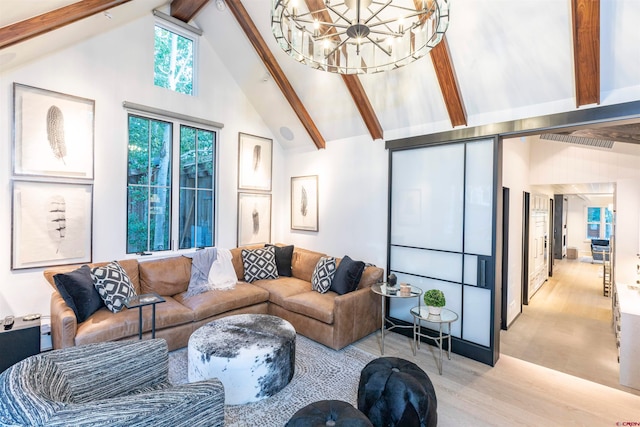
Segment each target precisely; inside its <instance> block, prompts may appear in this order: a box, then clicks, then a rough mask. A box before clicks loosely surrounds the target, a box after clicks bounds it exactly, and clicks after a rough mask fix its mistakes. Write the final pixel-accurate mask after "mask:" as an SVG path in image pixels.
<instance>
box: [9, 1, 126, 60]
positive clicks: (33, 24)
mask: <svg viewBox="0 0 640 427" xmlns="http://www.w3.org/2000/svg"><path fill="white" fill-rule="evenodd" d="M129 1H131V0H82V1H79V2H76V3H72V4H70V5H67V6H64V7H61V8H59V9H56V10H53V11H51V12H47V13H43V14H42V15H38V16H35V17H33V18H29V19H25V20H24V21H20V22H16V23H15V24H11V25H7V26H6V27H2V28H0V49H3V48H5V47H9V46H12V45H14V44H17V43H20V42H23V41H25V40H29V39H30V38H33V37H37V36H40V35H42V34H45V33H48V32H49V31H52V30H55V29H57V28H60V27H64V26H65V25H68V24H71V23H73V22H76V21H79V20H81V19H84V18H87V17H89V16H91V15H95V14H96V13H100V12H104V11H105V10H108V9H111V8H113V7H115V6H119V5H121V4H124V3H127V2H129Z"/></svg>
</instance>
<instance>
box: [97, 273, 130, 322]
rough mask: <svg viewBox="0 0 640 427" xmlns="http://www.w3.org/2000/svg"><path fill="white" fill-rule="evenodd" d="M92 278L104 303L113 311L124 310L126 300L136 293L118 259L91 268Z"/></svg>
mask: <svg viewBox="0 0 640 427" xmlns="http://www.w3.org/2000/svg"><path fill="white" fill-rule="evenodd" d="M91 278H92V279H93V285H94V286H95V287H96V289H97V290H98V293H99V294H100V297H101V298H102V301H104V305H106V306H107V308H108V309H109V310H110V311H112V312H113V313H117V312H119V311H120V310H122V309H123V308H124V302H125V300H126V299H127V298H129V297H133V296H135V295H136V290H135V289H134V288H133V284H132V283H131V280H130V279H129V276H127V273H126V272H125V271H124V269H123V268H122V266H120V264H119V263H118V261H113V262H111V263H109V264H107V265H105V266H104V267H95V268H94V269H92V270H91Z"/></svg>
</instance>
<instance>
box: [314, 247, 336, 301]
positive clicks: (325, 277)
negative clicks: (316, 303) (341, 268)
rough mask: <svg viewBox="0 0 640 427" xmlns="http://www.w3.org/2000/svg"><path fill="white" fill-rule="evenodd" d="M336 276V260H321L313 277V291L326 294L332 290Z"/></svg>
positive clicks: (331, 258) (329, 257)
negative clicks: (332, 283)
mask: <svg viewBox="0 0 640 427" xmlns="http://www.w3.org/2000/svg"><path fill="white" fill-rule="evenodd" d="M335 274H336V259H335V258H334V257H332V256H328V257H322V258H320V259H319V260H318V263H317V264H316V267H315V268H314V269H313V274H312V275H311V289H313V290H314V291H317V292H320V293H321V294H324V293H325V292H327V291H328V290H329V288H331V282H332V281H333V276H334V275H335Z"/></svg>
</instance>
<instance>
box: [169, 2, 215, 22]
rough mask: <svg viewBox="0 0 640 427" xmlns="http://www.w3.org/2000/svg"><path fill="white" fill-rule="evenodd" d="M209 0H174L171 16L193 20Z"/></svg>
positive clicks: (187, 20)
mask: <svg viewBox="0 0 640 427" xmlns="http://www.w3.org/2000/svg"><path fill="white" fill-rule="evenodd" d="M207 3H209V0H173V1H172V2H171V16H173V17H174V18H176V19H179V20H181V21H183V22H189V21H191V20H192V19H193V18H194V17H195V16H196V15H197V14H198V12H200V10H201V9H202V8H203V7H204V6H205V5H206V4H207Z"/></svg>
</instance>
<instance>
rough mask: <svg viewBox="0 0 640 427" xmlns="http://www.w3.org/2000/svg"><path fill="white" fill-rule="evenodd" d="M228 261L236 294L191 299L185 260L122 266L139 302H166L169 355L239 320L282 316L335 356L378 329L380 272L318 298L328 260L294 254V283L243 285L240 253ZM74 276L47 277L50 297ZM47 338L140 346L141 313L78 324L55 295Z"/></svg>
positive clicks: (161, 308)
mask: <svg viewBox="0 0 640 427" xmlns="http://www.w3.org/2000/svg"><path fill="white" fill-rule="evenodd" d="M261 246H262V245H259V247H261ZM255 247H256V246H254V247H252V248H255ZM231 253H232V256H233V259H232V262H233V266H234V268H235V271H236V274H237V277H238V280H239V282H238V284H237V285H236V287H235V288H234V289H231V290H213V291H207V292H205V293H202V294H199V295H195V296H193V297H190V298H186V297H185V294H186V290H187V287H188V285H189V279H190V276H191V259H190V258H187V257H183V256H177V257H171V258H163V259H157V260H150V261H143V262H138V260H135V259H133V260H123V261H119V263H120V265H122V267H123V268H124V269H125V271H126V272H127V274H128V275H129V278H130V279H131V281H132V283H133V285H134V286H135V288H136V292H137V293H138V294H144V293H149V292H157V293H158V294H160V295H161V296H163V297H164V299H165V300H166V302H164V303H160V304H157V305H156V337H157V338H164V339H166V340H167V343H168V345H169V349H170V350H173V349H177V348H181V347H185V346H186V345H187V343H188V340H189V336H190V335H191V333H192V332H193V331H194V330H196V329H197V328H199V327H200V326H202V325H204V324H205V323H207V322H210V321H212V320H214V319H216V318H220V317H224V316H229V315H232V314H240V313H258V314H272V315H275V316H279V317H281V318H283V319H285V320H287V321H289V322H290V323H291V324H292V325H293V326H294V327H295V329H296V331H297V332H298V333H300V334H302V335H304V336H306V337H308V338H311V339H312V340H315V341H317V342H320V343H322V344H324V345H326V346H328V347H331V348H333V349H336V350H337V349H341V348H343V347H345V346H347V345H348V344H350V343H352V342H354V341H357V340H359V339H360V338H363V337H365V336H367V335H369V334H370V333H372V332H373V331H375V330H376V329H378V328H380V322H381V313H380V300H379V298H380V297H379V296H378V295H376V294H374V293H373V292H371V290H370V289H369V288H370V287H371V285H372V284H374V283H376V282H379V281H382V277H383V270H382V269H381V268H378V267H373V266H369V267H367V268H366V269H365V270H364V273H363V274H362V278H361V280H360V283H359V284H358V288H357V289H356V290H355V291H353V292H350V293H347V294H344V295H338V294H336V293H335V292H332V291H329V292H327V293H325V294H321V293H318V292H316V291H314V290H312V289H311V275H312V273H313V270H314V268H315V265H316V263H317V262H318V260H319V259H320V258H321V257H322V256H326V255H325V254H322V253H319V252H313V251H309V250H305V249H301V248H297V247H296V248H295V249H294V252H293V257H292V262H291V264H292V273H293V277H279V278H278V279H273V280H258V281H255V282H253V283H245V282H243V280H244V267H243V264H242V255H241V248H235V249H232V250H231ZM106 264H107V263H95V264H90V265H89V266H90V267H94V266H98V265H106ZM76 268H78V266H64V267H57V268H54V269H49V270H45V271H44V276H45V278H46V279H47V281H48V282H49V283H50V284H51V286H53V287H54V289H55V284H54V280H53V276H54V275H55V274H57V273H65V272H69V271H72V270H75V269H76ZM150 331H151V308H150V307H145V308H144V309H143V332H144V334H143V336H144V337H150V335H151V332H150ZM51 334H52V340H53V347H54V348H56V349H58V348H64V347H70V346H74V345H81V344H88V343H94V342H104V341H117V340H126V339H137V337H138V309H137V308H134V309H124V310H122V311H120V312H118V313H115V314H114V313H112V312H111V311H109V310H108V309H107V308H106V307H103V308H101V309H99V310H98V311H97V312H95V313H94V314H93V315H91V316H90V317H89V318H88V319H87V320H85V321H84V322H82V323H80V324H78V322H77V319H76V316H75V314H74V312H73V310H72V309H71V308H70V307H69V306H68V305H67V304H66V303H65V301H64V300H63V298H62V297H61V295H60V294H59V293H58V291H57V289H56V290H55V291H54V292H53V294H52V296H51Z"/></svg>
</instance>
